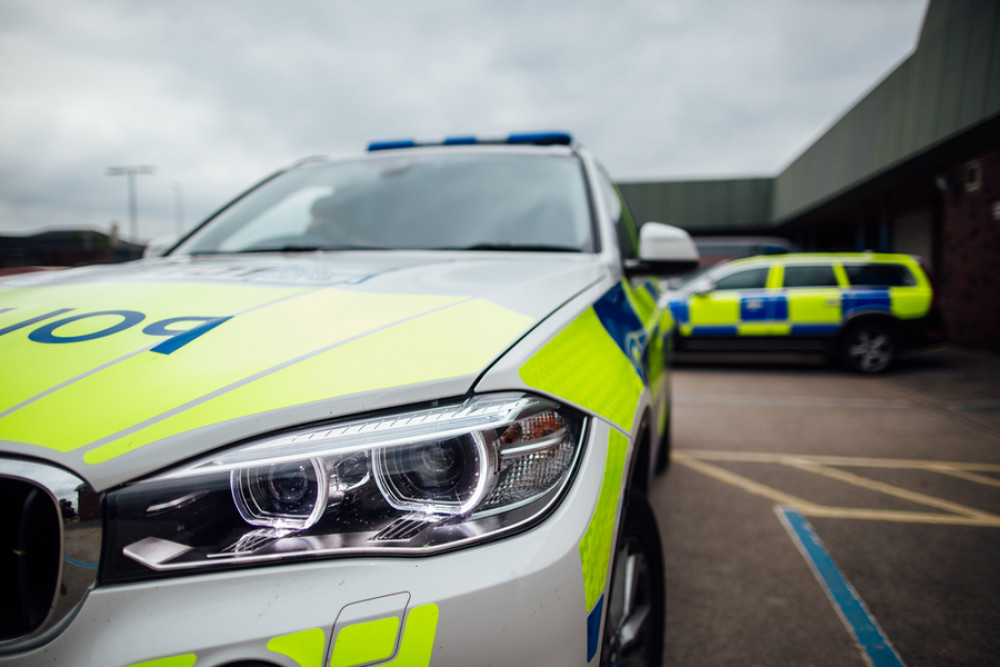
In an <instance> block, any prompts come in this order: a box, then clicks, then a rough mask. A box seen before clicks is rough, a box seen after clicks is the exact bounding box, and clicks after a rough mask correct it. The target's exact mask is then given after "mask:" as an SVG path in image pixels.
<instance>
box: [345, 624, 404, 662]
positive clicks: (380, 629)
mask: <svg viewBox="0 0 1000 667" xmlns="http://www.w3.org/2000/svg"><path fill="white" fill-rule="evenodd" d="M398 634H399V619H398V618H396V617H395V616H392V617H390V618H380V619H378V620H376V621H368V622H366V623H355V624H354V625H348V626H347V627H346V628H344V629H343V630H341V631H340V632H338V633H337V641H336V643H335V644H334V646H333V656H332V657H331V659H330V667H352V666H353V665H366V664H368V663H371V662H378V661H380V660H385V659H386V658H388V657H390V656H391V655H392V653H393V651H395V650H396V637H397V635H398Z"/></svg>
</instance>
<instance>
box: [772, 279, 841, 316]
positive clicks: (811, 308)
mask: <svg viewBox="0 0 1000 667" xmlns="http://www.w3.org/2000/svg"><path fill="white" fill-rule="evenodd" d="M841 294H842V292H841V290H840V289H839V288H836V287H796V288H793V289H789V290H788V291H787V292H786V293H785V296H786V298H787V299H788V321H789V322H791V323H792V324H840V321H841V320H842V319H843V315H842V314H841V304H840V302H841Z"/></svg>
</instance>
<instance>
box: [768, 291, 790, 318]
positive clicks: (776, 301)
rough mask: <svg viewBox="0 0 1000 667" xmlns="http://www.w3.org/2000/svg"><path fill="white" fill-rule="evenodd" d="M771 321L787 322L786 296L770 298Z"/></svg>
mask: <svg viewBox="0 0 1000 667" xmlns="http://www.w3.org/2000/svg"><path fill="white" fill-rule="evenodd" d="M771 309H772V311H771V319H772V320H776V321H780V322H784V321H786V320H788V297H786V296H772V297H771Z"/></svg>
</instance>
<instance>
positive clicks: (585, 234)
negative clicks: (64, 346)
mask: <svg viewBox="0 0 1000 667" xmlns="http://www.w3.org/2000/svg"><path fill="white" fill-rule="evenodd" d="M591 227H592V226H591V215H590V207H589V204H588V196H587V190H586V185H585V183H584V176H583V169H582V166H581V164H580V162H579V160H578V159H577V158H576V157H572V156H566V155H558V156H553V155H514V154H502V153H495V154H490V153H454V154H450V155H449V154H444V153H424V154H413V155H399V154H396V155H393V156H385V157H379V158H369V159H362V160H355V161H347V162H336V163H329V164H318V165H312V166H308V167H303V168H300V169H295V170H292V171H289V172H287V173H284V174H281V175H280V176H278V177H277V178H275V179H273V180H271V181H268V182H266V183H264V184H263V185H261V186H260V187H258V188H257V189H255V190H253V191H252V192H250V193H249V194H248V195H247V196H245V197H243V198H242V199H240V200H239V201H237V202H236V203H235V204H233V205H232V206H231V207H229V208H227V209H225V210H224V211H222V213H220V214H219V215H218V216H216V217H215V218H214V219H213V220H211V221H210V222H209V223H208V224H207V225H205V226H204V227H202V228H201V229H199V230H198V231H197V232H196V233H195V234H194V235H192V237H191V238H190V239H188V240H187V241H186V242H184V243H183V244H182V245H181V246H180V247H179V248H178V249H177V250H176V251H175V253H174V254H215V253H239V252H269V251H270V252H274V251H282V252H291V251H310V250H337V249H420V248H434V249H488V250H492V249H499V250H561V251H575V252H586V251H591V250H593V249H594V244H593V241H592V233H591Z"/></svg>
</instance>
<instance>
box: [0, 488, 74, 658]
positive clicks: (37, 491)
mask: <svg viewBox="0 0 1000 667" xmlns="http://www.w3.org/2000/svg"><path fill="white" fill-rule="evenodd" d="M0 525H2V526H4V530H3V531H0V577H2V580H0V582H2V583H0V597H2V598H3V600H4V604H2V605H0V641H3V640H9V639H14V638H17V637H21V636H23V635H26V634H28V633H30V632H32V631H33V630H36V629H37V628H39V627H40V626H41V625H42V623H43V622H44V621H45V617H46V616H48V614H49V610H50V609H51V608H52V603H53V601H54V600H55V592H56V584H57V583H58V581H59V561H60V558H59V556H60V553H59V552H60V551H61V550H62V546H61V544H60V542H61V539H60V526H59V512H58V510H57V509H56V505H55V503H54V502H53V500H52V498H51V496H49V494H48V493H46V492H45V490H44V489H42V488H41V487H38V486H36V485H35V484H32V483H30V482H24V481H20V480H16V479H4V480H0Z"/></svg>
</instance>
